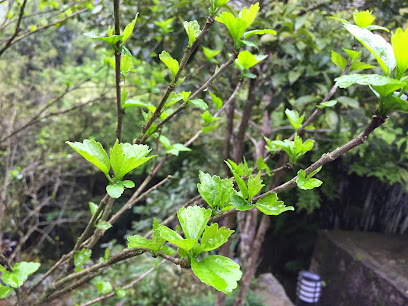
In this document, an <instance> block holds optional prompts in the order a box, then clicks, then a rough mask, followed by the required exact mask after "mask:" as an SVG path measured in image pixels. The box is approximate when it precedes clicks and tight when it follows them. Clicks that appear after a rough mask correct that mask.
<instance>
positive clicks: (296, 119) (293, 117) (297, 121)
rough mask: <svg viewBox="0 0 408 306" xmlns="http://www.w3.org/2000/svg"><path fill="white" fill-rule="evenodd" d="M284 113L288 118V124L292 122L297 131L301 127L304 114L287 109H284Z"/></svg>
mask: <svg viewBox="0 0 408 306" xmlns="http://www.w3.org/2000/svg"><path fill="white" fill-rule="evenodd" d="M285 114H286V116H287V117H288V118H289V121H290V124H292V126H293V128H294V129H295V131H297V130H298V129H299V128H300V127H301V125H302V123H303V119H304V118H305V115H304V114H303V115H302V116H299V113H298V112H297V111H295V110H289V109H286V110H285Z"/></svg>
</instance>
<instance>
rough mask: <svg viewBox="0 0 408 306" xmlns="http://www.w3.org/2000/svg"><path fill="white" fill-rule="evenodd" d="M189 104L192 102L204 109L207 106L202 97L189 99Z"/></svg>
mask: <svg viewBox="0 0 408 306" xmlns="http://www.w3.org/2000/svg"><path fill="white" fill-rule="evenodd" d="M189 104H194V105H195V106H197V107H199V108H201V109H202V110H206V109H207V108H208V105H207V103H205V102H204V101H203V100H202V99H193V100H189Z"/></svg>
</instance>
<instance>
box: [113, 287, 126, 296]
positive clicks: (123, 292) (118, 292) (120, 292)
mask: <svg viewBox="0 0 408 306" xmlns="http://www.w3.org/2000/svg"><path fill="white" fill-rule="evenodd" d="M115 293H116V295H117V296H118V297H120V298H123V297H125V296H126V290H125V289H122V288H115Z"/></svg>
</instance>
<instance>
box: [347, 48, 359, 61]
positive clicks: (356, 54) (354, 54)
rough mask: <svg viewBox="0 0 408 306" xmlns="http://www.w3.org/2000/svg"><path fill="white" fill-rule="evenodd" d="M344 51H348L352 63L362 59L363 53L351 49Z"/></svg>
mask: <svg viewBox="0 0 408 306" xmlns="http://www.w3.org/2000/svg"><path fill="white" fill-rule="evenodd" d="M343 50H344V51H346V53H347V54H348V56H349V57H350V59H351V60H352V61H355V60H358V59H360V57H361V51H354V50H350V49H343Z"/></svg>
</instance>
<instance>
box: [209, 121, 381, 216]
mask: <svg viewBox="0 0 408 306" xmlns="http://www.w3.org/2000/svg"><path fill="white" fill-rule="evenodd" d="M385 120H386V118H383V117H379V116H376V115H375V116H373V118H372V120H371V121H370V123H369V124H368V126H367V127H366V128H365V129H364V130H363V131H362V132H361V133H360V134H359V135H358V136H356V137H355V138H353V139H352V140H350V141H349V142H348V143H346V144H345V145H343V146H341V147H339V148H337V149H335V150H334V151H332V152H330V153H327V154H323V155H322V157H321V158H320V159H319V160H318V161H316V162H315V163H313V164H312V165H310V166H309V167H308V168H307V169H306V170H305V172H306V174H310V173H311V172H313V171H314V170H316V169H317V168H319V167H321V166H323V165H325V164H327V163H329V162H332V161H334V160H335V159H337V158H338V157H340V156H341V155H343V154H345V153H347V152H348V151H350V150H351V149H353V148H355V147H357V146H359V145H361V144H363V143H364V142H365V141H366V140H367V137H368V136H369V135H370V134H371V133H372V132H373V131H374V130H375V129H376V128H378V127H379V126H381V125H382V124H383V123H384V122H385ZM296 179H297V176H295V177H294V178H292V179H291V180H289V181H287V182H286V183H283V184H281V185H279V186H277V187H275V188H273V189H271V190H269V191H267V192H265V193H263V194H261V195H258V196H256V197H254V198H253V199H252V200H253V201H256V200H258V199H260V198H262V197H264V196H266V195H267V194H269V193H272V192H274V193H280V192H282V191H286V190H288V189H290V188H293V187H295V186H296ZM235 213H237V210H236V209H235V208H233V209H231V210H228V211H226V212H224V213H222V214H219V215H217V216H214V217H212V218H211V219H210V221H209V223H214V222H217V221H218V220H221V219H223V218H225V217H227V216H229V215H232V214H235Z"/></svg>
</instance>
